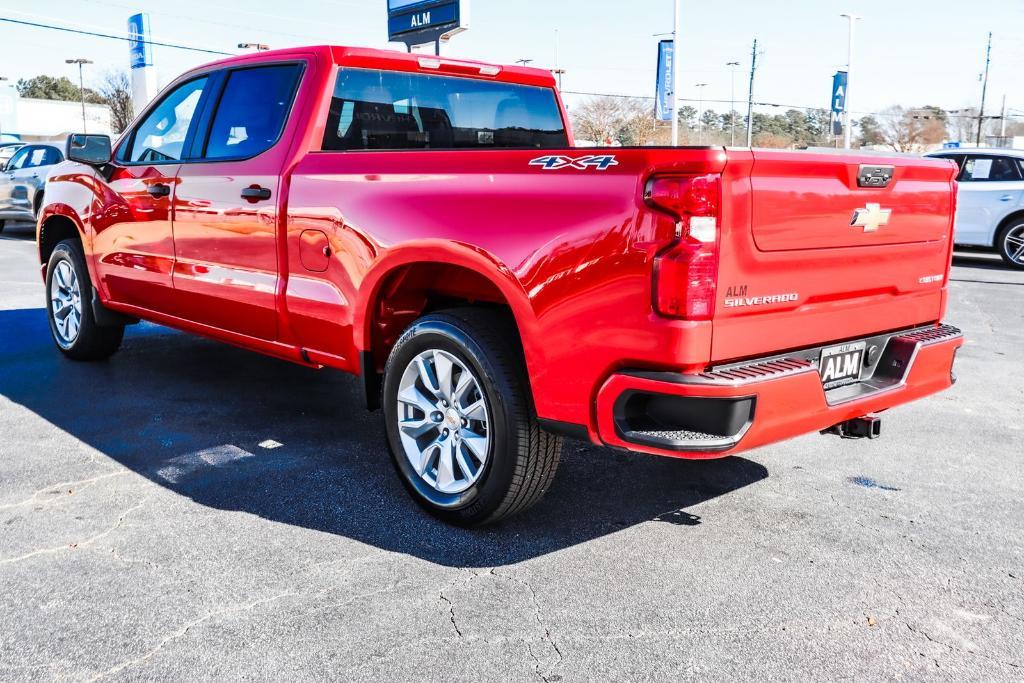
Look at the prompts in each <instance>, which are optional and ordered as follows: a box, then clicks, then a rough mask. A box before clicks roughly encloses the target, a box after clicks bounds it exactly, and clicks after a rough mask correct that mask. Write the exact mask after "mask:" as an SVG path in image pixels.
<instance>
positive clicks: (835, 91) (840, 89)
mask: <svg viewBox="0 0 1024 683" xmlns="http://www.w3.org/2000/svg"><path fill="white" fill-rule="evenodd" d="M846 79H847V75H846V72H845V71H837V72H836V74H835V75H834V76H833V77H832V111H833V112H835V113H836V114H842V113H843V112H844V111H846V88H847V80H846Z"/></svg>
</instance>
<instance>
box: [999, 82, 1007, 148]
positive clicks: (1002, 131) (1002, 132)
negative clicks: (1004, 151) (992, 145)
mask: <svg viewBox="0 0 1024 683" xmlns="http://www.w3.org/2000/svg"><path fill="white" fill-rule="evenodd" d="M999 137H1000V138H1003V139H1005V138H1006V93H1003V109H1002V112H1000V114H999ZM999 144H1000V145H1005V144H1006V143H1005V142H1003V140H1000V141H999Z"/></svg>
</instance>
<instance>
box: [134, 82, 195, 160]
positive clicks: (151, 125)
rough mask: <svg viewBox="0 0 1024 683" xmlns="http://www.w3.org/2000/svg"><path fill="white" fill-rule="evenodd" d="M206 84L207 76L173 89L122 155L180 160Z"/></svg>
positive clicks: (137, 132)
mask: <svg viewBox="0 0 1024 683" xmlns="http://www.w3.org/2000/svg"><path fill="white" fill-rule="evenodd" d="M205 87H206V77H205V76H204V77H202V78H197V79H196V80H194V81H189V82H188V83H185V84H183V85H180V86H178V88H177V89H176V90H174V91H172V92H171V94H170V95H168V96H167V97H165V98H164V100H163V101H162V102H161V103H160V104H159V105H158V106H157V107H156V109H154V110H153V111H151V112H150V113H149V115H148V116H146V118H145V119H143V121H142V123H140V124H139V127H138V128H136V129H135V133H134V135H132V140H131V146H130V147H129V149H128V151H127V154H126V155H124V157H121V158H124V160H125V161H129V162H132V163H144V162H150V163H154V164H159V163H167V162H172V161H180V160H181V157H182V152H183V151H184V147H185V137H186V136H187V135H188V129H189V126H190V125H191V124H192V117H193V116H194V115H195V113H196V108H197V107H198V106H199V100H200V99H201V98H202V96H203V89H204V88H205Z"/></svg>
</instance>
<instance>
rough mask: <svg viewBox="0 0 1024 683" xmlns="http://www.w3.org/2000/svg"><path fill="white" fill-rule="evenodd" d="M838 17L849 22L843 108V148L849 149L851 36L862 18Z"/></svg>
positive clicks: (851, 67) (851, 76)
mask: <svg viewBox="0 0 1024 683" xmlns="http://www.w3.org/2000/svg"><path fill="white" fill-rule="evenodd" d="M839 16H841V17H846V18H847V19H848V20H849V21H850V36H849V42H848V43H847V55H846V102H845V106H844V108H843V109H844V111H843V119H844V120H843V147H845V148H846V149H850V137H851V134H852V133H853V131H852V130H851V129H850V122H851V120H852V117H851V116H850V81H852V80H853V36H854V33H855V32H856V27H857V20H858V19H863V18H864V17H860V16H857V15H856V14H849V13H844V14H840V15H839Z"/></svg>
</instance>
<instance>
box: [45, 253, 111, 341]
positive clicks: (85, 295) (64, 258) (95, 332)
mask: <svg viewBox="0 0 1024 683" xmlns="http://www.w3.org/2000/svg"><path fill="white" fill-rule="evenodd" d="M63 262H66V263H67V264H69V265H70V267H71V269H72V270H73V271H74V275H75V277H76V278H77V282H78V290H79V297H78V299H79V303H80V307H81V312H80V314H79V315H80V322H79V325H78V331H77V334H76V335H75V336H74V338H73V339H71V340H70V341H68V340H65V339H64V338H63V337H62V335H61V333H60V332H59V331H58V326H57V322H56V320H55V314H54V306H53V303H52V301H51V292H52V291H53V278H54V273H55V271H56V269H57V268H58V266H59V265H60V264H61V263H63ZM91 298H92V281H91V280H90V279H89V270H88V269H87V268H86V267H85V254H84V253H83V252H82V245H81V243H80V242H79V241H78V240H74V239H67V240H64V241H63V242H60V243H59V244H58V245H57V246H56V247H55V248H54V250H53V253H52V254H50V260H49V261H48V262H47V264H46V317H47V320H49V322H50V334H51V336H52V337H53V342H54V344H56V345H57V348H58V349H60V351H61V353H63V354H64V355H65V356H67V357H68V358H71V359H73V360H82V361H88V360H103V359H104V358H109V357H110V356H111V355H112V354H113V353H114V352H115V351H117V349H118V348H119V347H120V346H121V339H122V338H123V337H124V325H114V326H108V327H100V326H99V325H97V324H96V320H95V318H94V317H93V314H92V306H91V305H90V300H91Z"/></svg>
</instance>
